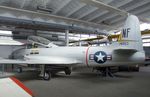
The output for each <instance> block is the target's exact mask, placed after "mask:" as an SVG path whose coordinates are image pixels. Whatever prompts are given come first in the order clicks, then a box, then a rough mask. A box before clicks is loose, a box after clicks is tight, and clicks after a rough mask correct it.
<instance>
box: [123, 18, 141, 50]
mask: <svg viewBox="0 0 150 97" xmlns="http://www.w3.org/2000/svg"><path fill="white" fill-rule="evenodd" d="M121 39H122V40H123V41H124V40H125V41H128V46H129V47H128V48H130V49H135V50H137V51H143V46H142V38H141V32H140V22H139V19H138V18H137V17H136V16H134V15H129V16H128V18H127V20H126V22H125V24H124V27H123V29H122V32H121Z"/></svg>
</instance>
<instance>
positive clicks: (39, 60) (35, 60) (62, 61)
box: [0, 56, 81, 65]
mask: <svg viewBox="0 0 150 97" xmlns="http://www.w3.org/2000/svg"><path fill="white" fill-rule="evenodd" d="M79 63H81V62H80V61H79V60H77V59H75V58H74V59H72V58H68V57H67V58H66V57H53V56H47V57H46V56H29V57H25V59H24V60H21V59H4V58H0V64H53V65H55V64H56V65H68V64H79Z"/></svg>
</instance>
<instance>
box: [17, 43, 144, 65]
mask: <svg viewBox="0 0 150 97" xmlns="http://www.w3.org/2000/svg"><path fill="white" fill-rule="evenodd" d="M115 48H116V47H114V46H111V45H110V46H106V47H105V46H104V47H52V48H34V49H25V52H24V53H23V52H22V51H20V53H17V55H18V56H20V54H22V55H23V56H24V55H25V58H27V59H30V60H36V61H38V60H39V61H41V59H42V60H43V61H44V60H45V61H47V60H53V58H55V59H56V60H55V61H60V60H61V59H63V58H66V59H68V60H69V59H70V61H76V63H77V64H76V65H74V66H89V67H98V66H102V67H104V66H119V65H137V64H141V63H144V60H145V53H144V51H143V52H138V51H137V52H134V53H132V54H131V53H129V52H122V53H118V52H115V51H114V49H115ZM98 51H103V52H105V53H106V54H107V60H106V62H104V63H97V62H96V61H95V60H94V59H93V56H94V54H95V53H96V52H98ZM34 52H38V54H32V53H34ZM37 63H38V62H37ZM45 64H48V63H45ZM59 65H65V66H66V65H67V66H73V65H71V64H65V63H64V64H63V63H62V64H59Z"/></svg>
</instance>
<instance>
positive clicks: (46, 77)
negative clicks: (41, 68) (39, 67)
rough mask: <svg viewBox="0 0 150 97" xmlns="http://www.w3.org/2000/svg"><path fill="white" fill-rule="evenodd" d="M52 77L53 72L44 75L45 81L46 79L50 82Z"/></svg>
mask: <svg viewBox="0 0 150 97" xmlns="http://www.w3.org/2000/svg"><path fill="white" fill-rule="evenodd" d="M51 77H52V74H51V72H45V73H44V76H43V79H44V80H50V79H51Z"/></svg>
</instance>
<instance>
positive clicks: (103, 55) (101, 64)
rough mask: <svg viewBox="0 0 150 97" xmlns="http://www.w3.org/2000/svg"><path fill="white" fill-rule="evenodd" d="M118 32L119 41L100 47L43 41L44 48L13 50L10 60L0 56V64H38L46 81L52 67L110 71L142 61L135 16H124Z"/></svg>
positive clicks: (142, 52)
mask: <svg viewBox="0 0 150 97" xmlns="http://www.w3.org/2000/svg"><path fill="white" fill-rule="evenodd" d="M121 35H122V36H121V40H120V41H118V42H114V43H112V44H111V45H108V46H103V47H100V46H88V47H59V46H56V45H54V44H52V43H48V42H47V41H45V42H42V46H45V47H40V46H39V47H36V48H35V47H34V48H32V47H27V48H24V49H19V50H16V51H14V52H13V53H12V59H4V58H3V59H1V60H0V64H37V65H40V66H41V76H42V77H43V79H45V80H49V79H50V78H51V74H52V73H53V70H54V69H57V70H58V69H61V70H64V71H65V73H66V74H67V75H70V74H71V68H72V67H75V66H82V67H92V68H96V69H97V70H100V71H101V72H102V73H106V71H108V72H110V71H109V67H111V66H120V65H137V64H142V63H144V61H145V53H144V50H143V47H142V39H141V33H140V23H139V20H138V18H137V17H136V16H134V15H129V16H128V17H127V19H126V21H125V24H124V27H123V29H122V32H121ZM33 38H34V40H37V41H40V39H39V38H38V37H36V38H35V37H31V40H32V39H33ZM41 40H44V39H41ZM37 43H38V42H37ZM101 68H104V69H101Z"/></svg>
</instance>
